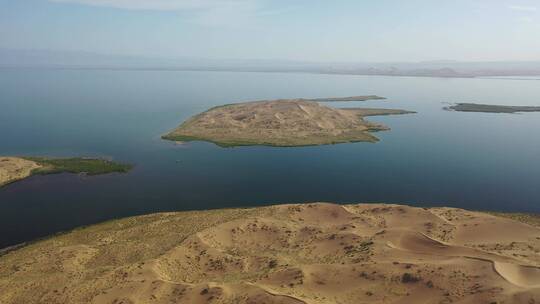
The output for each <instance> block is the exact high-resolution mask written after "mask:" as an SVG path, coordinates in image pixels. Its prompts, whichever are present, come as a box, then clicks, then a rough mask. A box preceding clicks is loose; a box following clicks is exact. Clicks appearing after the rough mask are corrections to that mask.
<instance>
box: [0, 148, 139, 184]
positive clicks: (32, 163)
mask: <svg viewBox="0 0 540 304" xmlns="http://www.w3.org/2000/svg"><path fill="white" fill-rule="evenodd" d="M130 169H131V165H128V164H120V163H116V162H112V161H109V160H104V159H98V158H82V157H76V158H46V157H8V156H5V157H0V187H1V186H4V185H7V184H9V183H13V182H16V181H18V180H21V179H24V178H27V177H29V176H31V175H36V174H54V173H63V172H67V173H85V174H87V175H98V174H106V173H112V172H120V173H124V172H127V171H129V170H130Z"/></svg>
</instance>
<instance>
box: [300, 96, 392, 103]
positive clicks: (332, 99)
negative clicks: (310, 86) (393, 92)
mask: <svg viewBox="0 0 540 304" xmlns="http://www.w3.org/2000/svg"><path fill="white" fill-rule="evenodd" d="M383 99H386V98H385V97H381V96H377V95H363V96H349V97H328V98H303V99H302V100H305V101H317V102H337V101H368V100H383Z"/></svg>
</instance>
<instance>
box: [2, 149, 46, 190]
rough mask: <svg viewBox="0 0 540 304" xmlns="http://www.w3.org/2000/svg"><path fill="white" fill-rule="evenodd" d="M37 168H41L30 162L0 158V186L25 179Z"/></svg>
mask: <svg viewBox="0 0 540 304" xmlns="http://www.w3.org/2000/svg"><path fill="white" fill-rule="evenodd" d="M37 168H41V166H40V165H38V164H36V163H35V162H33V161H30V160H26V159H22V158H18V157H3V156H0V186H3V185H5V184H9V183H12V182H14V181H17V180H20V179H23V178H26V177H28V176H30V175H31V173H32V170H34V169H37Z"/></svg>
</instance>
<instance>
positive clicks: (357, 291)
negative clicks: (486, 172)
mask: <svg viewBox="0 0 540 304" xmlns="http://www.w3.org/2000/svg"><path fill="white" fill-rule="evenodd" d="M539 302H540V229H539V228H538V227H536V226H531V225H528V224H525V223H522V222H518V221H514V220H511V219H507V218H502V217H497V216H493V215H488V214H485V213H480V212H471V211H466V210H461V209H453V208H413V207H408V206H401V205H385V204H360V205H343V206H342V205H334V204H327V203H314V204H303V205H280V206H272V207H263V208H254V209H230V210H212V211H200V212H183V213H160V214H153V215H147V216H141V217H134V218H127V219H122V220H117V221H111V222H107V223H103V224H99V225H95V226H91V227H87V228H84V229H79V230H76V231H73V232H70V233H68V234H65V235H61V236H57V237H54V238H51V239H48V240H45V241H40V242H37V243H35V244H32V245H29V246H27V247H24V248H22V249H19V250H17V251H14V252H10V253H8V254H6V255H4V256H2V257H0V303H96V304H98V303H116V304H118V303H284V304H289V303H291V304H297V303H308V304H316V303H539Z"/></svg>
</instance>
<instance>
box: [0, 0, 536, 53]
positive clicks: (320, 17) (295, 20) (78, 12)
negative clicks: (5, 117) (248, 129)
mask: <svg viewBox="0 0 540 304" xmlns="http://www.w3.org/2000/svg"><path fill="white" fill-rule="evenodd" d="M0 7H1V8H2V9H1V10H0V48H2V49H12V50H13V49H15V50H21V49H23V50H52V51H61V52H89V53H94V54H103V55H114V56H132V57H147V58H163V59H174V58H204V59H212V60H223V59H225V60H278V61H295V62H298V61H301V62H311V63H315V62H316V63H333V62H356V63H381V62H385V63H388V62H409V63H419V62H432V61H459V62H498V61H510V62H515V61H522V62H523V61H525V62H527V61H540V39H534V37H536V36H538V33H540V11H539V10H538V2H536V1H533V0H510V1H503V0H496V1H488V0H478V1H465V0H459V1H453V2H452V3H447V2H444V3H441V2H437V3H434V2H433V1H427V0H414V1H407V3H404V2H399V3H398V2H396V1H390V0H384V1H377V2H376V3H374V2H370V3H365V2H362V3H360V2H357V1H341V2H339V5H336V4H335V3H328V2H324V1H303V0H298V1H267V0H252V1H248V0H222V1H217V0H203V1H194V0H157V1H150V0H132V1H127V0H28V1H8V0H0Z"/></svg>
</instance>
